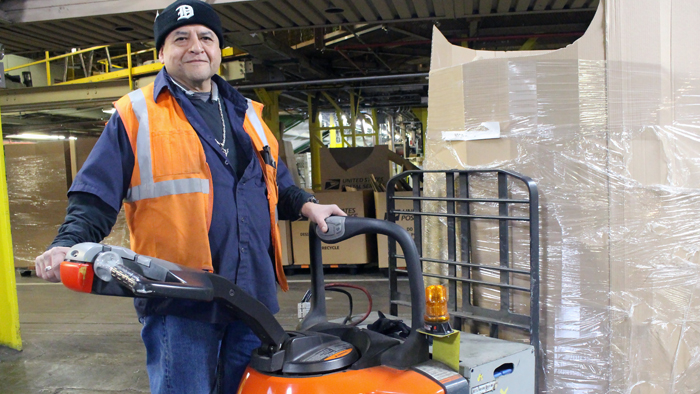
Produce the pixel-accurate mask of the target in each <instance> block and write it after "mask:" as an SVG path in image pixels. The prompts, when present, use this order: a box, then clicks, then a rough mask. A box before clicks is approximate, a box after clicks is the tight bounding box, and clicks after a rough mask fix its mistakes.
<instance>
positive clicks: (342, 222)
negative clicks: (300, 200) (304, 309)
mask: <svg viewBox="0 0 700 394" xmlns="http://www.w3.org/2000/svg"><path fill="white" fill-rule="evenodd" d="M326 224H327V225H328V231H327V232H325V233H323V232H322V231H321V230H320V229H319V228H318V225H316V224H315V223H311V224H310V227H309V251H310V254H311V261H310V264H311V289H312V290H311V310H310V311H309V313H308V314H307V315H306V318H305V319H304V321H303V322H302V324H301V329H302V330H307V329H310V328H311V327H313V326H315V325H322V324H324V323H326V322H327V321H328V317H327V315H326V291H325V288H324V280H323V262H322V258H321V250H322V249H321V240H323V241H324V242H326V243H329V244H335V243H338V242H341V241H344V240H346V239H348V238H352V237H354V236H356V235H360V234H382V235H386V236H388V237H392V238H394V239H395V240H396V241H397V242H398V243H399V245H401V249H402V250H403V252H404V256H405V259H406V269H407V271H408V283H409V288H410V290H411V333H410V334H409V336H408V338H407V339H406V341H405V342H404V344H403V345H402V346H398V347H396V348H395V349H391V351H389V352H387V353H386V355H385V356H387V357H386V363H387V365H392V366H395V367H397V368H405V367H408V366H409V365H413V364H412V363H415V362H416V360H417V358H416V357H419V358H420V357H421V356H420V355H427V354H428V342H427V339H426V338H425V336H424V335H423V334H420V333H419V332H418V329H421V328H423V315H424V314H425V289H424V285H423V274H422V272H421V265H420V256H419V254H418V249H417V248H416V244H415V243H414V242H413V239H412V238H411V235H410V234H409V233H408V232H407V231H406V230H405V229H404V228H403V227H401V226H399V225H398V224H396V223H391V222H388V221H386V220H378V219H370V218H358V217H347V216H331V217H329V218H327V219H326ZM416 355H419V356H416Z"/></svg>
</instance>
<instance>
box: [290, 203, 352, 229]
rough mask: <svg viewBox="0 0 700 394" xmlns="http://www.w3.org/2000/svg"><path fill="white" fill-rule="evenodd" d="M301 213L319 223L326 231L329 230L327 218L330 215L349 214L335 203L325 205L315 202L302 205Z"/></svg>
mask: <svg viewBox="0 0 700 394" xmlns="http://www.w3.org/2000/svg"><path fill="white" fill-rule="evenodd" d="M301 214H302V215H304V216H306V217H307V218H309V220H311V221H312V222H314V223H316V224H318V227H319V228H320V229H321V231H323V232H324V233H325V232H326V231H328V225H327V224H326V218H327V217H329V216H348V215H346V214H345V212H343V210H342V209H340V208H338V206H337V205H335V204H329V205H323V204H316V203H313V202H307V203H306V204H304V206H302V207H301Z"/></svg>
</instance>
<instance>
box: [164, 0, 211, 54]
mask: <svg viewBox="0 0 700 394" xmlns="http://www.w3.org/2000/svg"><path fill="white" fill-rule="evenodd" d="M186 25H204V26H206V27H208V28H209V29H211V31H213V32H214V34H216V36H217V37H218V38H219V48H223V47H224V35H223V32H222V30H221V20H220V19H219V15H217V13H216V11H214V8H213V7H212V6H211V5H209V4H207V3H205V2H204V1H201V0H177V1H176V2H174V3H172V4H170V5H169V6H167V7H166V8H165V9H164V10H163V11H162V12H160V13H159V14H158V15H157V16H156V20H155V22H154V23H153V35H154V36H155V39H156V51H158V52H160V48H161V47H162V46H163V43H165V38H166V37H167V36H168V34H170V32H171V31H173V30H175V29H177V28H179V27H181V26H186Z"/></svg>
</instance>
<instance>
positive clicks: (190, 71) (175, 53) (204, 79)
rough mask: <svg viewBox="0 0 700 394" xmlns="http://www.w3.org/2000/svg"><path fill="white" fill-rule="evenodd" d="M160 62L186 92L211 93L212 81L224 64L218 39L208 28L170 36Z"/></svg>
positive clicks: (196, 27) (197, 27)
mask: <svg viewBox="0 0 700 394" xmlns="http://www.w3.org/2000/svg"><path fill="white" fill-rule="evenodd" d="M158 58H159V59H160V61H161V62H162V63H163V64H164V65H165V68H166V69H167V70H168V74H170V76H172V77H173V78H174V79H175V80H176V81H177V82H179V83H181V84H183V85H184V86H185V87H186V88H188V89H191V90H194V91H209V90H210V89H211V82H210V81H211V77H212V76H213V75H214V74H216V72H217V71H218V70H219V65H220V64H221V50H220V49H219V39H218V37H217V36H216V34H214V32H213V31H211V30H210V29H209V28H207V27H206V26H203V25H187V26H182V27H180V28H178V29H175V30H173V31H172V32H170V34H168V36H167V37H166V38H165V42H164V43H163V46H162V47H161V48H160V53H159V54H158Z"/></svg>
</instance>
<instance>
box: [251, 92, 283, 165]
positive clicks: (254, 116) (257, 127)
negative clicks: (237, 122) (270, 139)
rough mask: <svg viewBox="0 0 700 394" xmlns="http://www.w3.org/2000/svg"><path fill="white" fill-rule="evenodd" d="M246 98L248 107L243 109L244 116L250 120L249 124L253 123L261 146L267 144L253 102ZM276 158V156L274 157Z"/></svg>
mask: <svg viewBox="0 0 700 394" xmlns="http://www.w3.org/2000/svg"><path fill="white" fill-rule="evenodd" d="M247 100H248V109H247V110H246V111H245V116H246V117H247V118H248V120H250V124H252V125H253V128H254V129H255V132H256V133H258V137H260V141H262V144H263V146H269V144H268V143H267V135H266V134H265V129H264V128H263V126H262V123H260V118H259V117H258V113H257V112H255V107H253V102H252V101H251V100H250V99H247ZM275 160H277V158H275Z"/></svg>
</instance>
